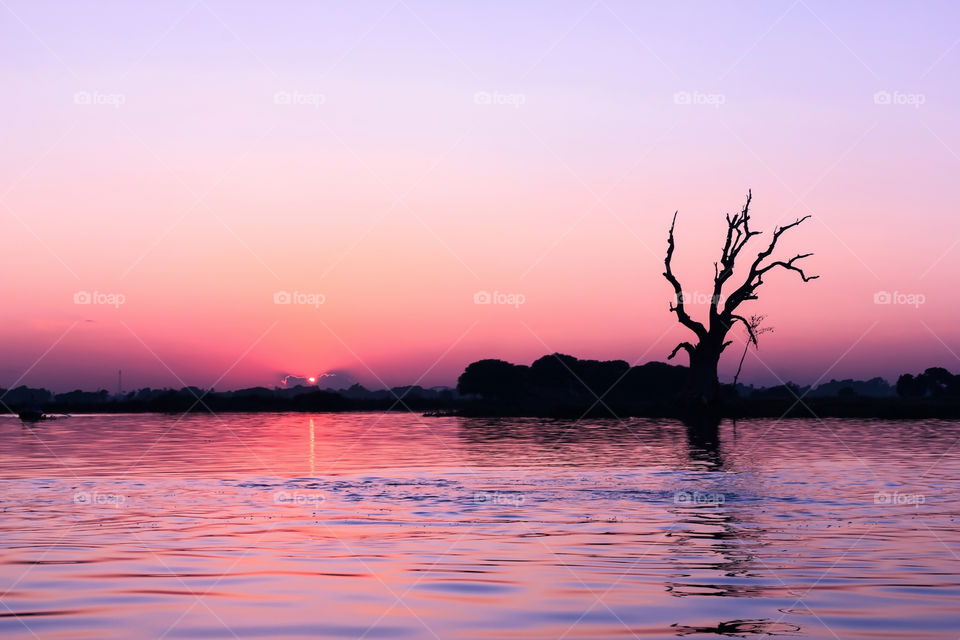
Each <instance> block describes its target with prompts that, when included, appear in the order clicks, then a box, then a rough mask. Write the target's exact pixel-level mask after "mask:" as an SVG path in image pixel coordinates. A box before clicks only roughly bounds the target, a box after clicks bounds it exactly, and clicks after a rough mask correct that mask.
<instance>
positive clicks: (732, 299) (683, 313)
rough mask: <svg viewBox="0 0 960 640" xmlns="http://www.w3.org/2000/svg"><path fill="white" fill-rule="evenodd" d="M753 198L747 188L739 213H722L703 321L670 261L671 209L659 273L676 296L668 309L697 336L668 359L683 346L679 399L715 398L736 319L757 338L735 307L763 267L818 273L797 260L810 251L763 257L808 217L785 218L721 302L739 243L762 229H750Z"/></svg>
mask: <svg viewBox="0 0 960 640" xmlns="http://www.w3.org/2000/svg"><path fill="white" fill-rule="evenodd" d="M752 199H753V193H752V192H751V191H748V192H747V202H746V204H744V205H743V209H742V210H741V211H740V213H739V214H734V215H731V214H729V213H728V214H727V234H726V240H725V242H724V244H723V251H722V252H721V254H720V260H719V262H714V263H713V295H712V296H711V298H710V314H709V318H708V320H707V324H706V325H704V324H703V323H701V322H698V321H697V320H694V319H693V318H692V317H690V314H689V313H688V312H687V309H686V306H685V305H684V298H683V287H682V286H681V285H680V281H679V280H677V277H676V276H675V275H674V273H673V269H672V268H671V265H670V263H671V261H672V260H673V252H674V249H675V248H676V244H675V242H674V235H673V232H674V229H675V227H676V225H677V212H674V214H673V222H672V223H671V224H670V234H669V236H668V237H667V256H666V258H665V259H664V266H665V267H666V270H665V271H664V272H663V277H665V278H666V279H667V281H668V282H669V283H670V284H671V285H672V286H673V291H674V294H675V296H676V302H675V303H673V302H672V303H670V311H671V312H673V313H676V314H677V320H678V321H679V322H680V324H682V325H683V326H685V327H686V328H688V329H690V331H692V332H693V334H694V335H695V336H696V343H695V344H694V343H691V342H681V343H680V344H678V345H677V346H676V347H675V348H674V349H673V352H672V353H671V354H670V356H669V358H668V359H671V360H672V359H673V358H674V357H675V356H676V355H677V353H678V352H679V351H680V350H681V349H683V350H685V351H686V352H687V354H688V355H689V356H690V374H689V378H688V383H687V388H686V389H685V390H684V399H685V401H686V402H687V403H688V404H701V405H712V404H715V403H716V401H717V399H718V395H719V388H720V383H719V378H718V376H717V366H718V365H719V363H720V355H721V354H722V353H723V351H724V349H726V348H727V347H728V346H729V345H730V344H732V340H727V339H726V337H727V333H729V331H730V329H731V328H733V325H734V324H735V323H737V322H740V323H742V324H743V325H744V326H745V327H746V328H747V333H748V335H749V336H750V340H751V341H755V340H756V334H755V333H754V330H753V327H751V326H750V322H749V321H748V320H747V319H746V318H744V317H743V316H741V315H739V314H737V309H738V307H739V306H740V305H741V304H743V303H744V302H747V301H748V300H756V299H757V289H759V288H760V286H761V285H762V284H763V282H764V277H765V276H766V275H767V274H768V273H770V272H771V271H773V270H774V269H776V268H778V267H779V268H781V269H784V270H787V271H796V272H797V273H799V274H800V277H801V278H802V279H803V281H804V282H809V281H810V280H813V279H815V278H817V277H819V276H808V275H807V274H806V273H805V272H804V271H803V269H802V268H801V267H799V266H797V264H796V263H797V262H798V261H799V260H803V259H804V258H808V257H810V256H812V255H813V254H812V253H801V254H797V255H795V256H794V257H792V258H790V259H789V260H774V261H772V262H768V261H767V259H768V258H770V256H771V255H772V254H773V251H774V249H775V248H776V246H777V242H778V241H779V240H780V237H781V236H782V235H783V234H784V233H785V232H786V231H787V230H789V229H792V228H794V227H796V226H797V225H799V224H800V223H802V222H803V221H804V220H806V219H807V218H809V217H810V216H804V217H802V218H798V219H797V220H795V221H793V222H791V223H790V224H787V225H784V226H782V227H777V228H776V229H774V231H773V237H772V238H771V239H770V244H769V245H768V246H767V248H766V249H764V250H763V251H761V252H759V253H758V254H757V256H756V257H755V258H754V259H753V262H751V263H750V265H749V271H748V273H747V277H746V278H745V279H744V280H743V282H742V284H740V285H739V286H738V287H737V288H736V289H734V290H733V291H732V292H731V293H730V295H729V296H727V297H726V299H725V300H724V301H723V304H722V305H721V304H720V302H721V298H722V297H723V288H724V285H725V284H726V283H727V281H728V280H730V278H731V277H733V272H734V265H735V263H736V261H737V259H738V258H739V257H740V253H741V252H742V251H743V248H744V246H746V244H747V242H749V241H750V238H752V237H753V236H756V235H760V233H761V232H760V231H754V230H752V229H750V202H751V200H752Z"/></svg>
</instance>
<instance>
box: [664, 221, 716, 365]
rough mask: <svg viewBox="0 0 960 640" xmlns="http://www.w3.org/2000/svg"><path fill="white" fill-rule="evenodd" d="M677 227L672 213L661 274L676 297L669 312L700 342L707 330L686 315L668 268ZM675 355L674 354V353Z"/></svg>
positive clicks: (681, 296)
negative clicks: (674, 314)
mask: <svg viewBox="0 0 960 640" xmlns="http://www.w3.org/2000/svg"><path fill="white" fill-rule="evenodd" d="M676 225H677V212H676V211H675V212H674V213H673V222H671V223H670V234H669V235H668V236H667V256H666V258H664V261H663V264H664V267H665V268H666V270H665V271H664V272H663V277H664V278H666V279H667V281H668V282H669V283H670V284H671V285H673V292H674V294H675V295H676V299H677V302H676V304H673V303H671V304H670V311H672V312H674V313H676V314H677V319H678V320H679V321H680V324H682V325H683V326H685V327H687V328H688V329H690V330H691V331H693V332H694V333H695V334H696V335H697V338H700V339H701V340H702V339H704V338H705V337H706V336H707V329H706V327H704V326H703V325H702V324H700V323H699V322H697V321H696V320H694V319H693V318H691V317H690V314H688V313H687V310H686V308H685V307H684V305H683V287H682V286H680V281H679V280H677V277H676V276H675V275H674V274H673V269H672V268H671V266H670V262H671V261H672V260H673V250H674V249H675V248H676V243H675V242H674V239H673V230H674V228H675V227H676ZM674 355H676V352H674Z"/></svg>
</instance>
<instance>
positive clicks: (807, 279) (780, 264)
mask: <svg viewBox="0 0 960 640" xmlns="http://www.w3.org/2000/svg"><path fill="white" fill-rule="evenodd" d="M812 255H813V254H812V253H801V254H798V255H795V256H793V257H792V258H790V259H789V260H787V261H786V262H784V261H782V260H777V261H776V262H771V263H770V264H768V265H767V266H765V267H764V268H763V269H760V271H758V272H757V273H758V275H763V274H765V273H766V272H767V271H770V270H771V269H773V268H774V267H783V268H784V269H789V270H790V271H796V272H797V273H799V274H800V277H801V278H803V281H804V282H810V281H811V280H816V279H817V278H819V277H820V276H808V275H807V274H806V273H804V272H803V269H801V268H800V267H796V266H794V265H793V263H794V262H796V261H797V260H803V259H804V258H809V257H810V256H812Z"/></svg>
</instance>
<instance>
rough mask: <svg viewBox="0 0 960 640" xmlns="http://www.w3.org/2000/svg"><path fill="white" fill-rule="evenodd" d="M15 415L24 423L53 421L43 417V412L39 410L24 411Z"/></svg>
mask: <svg viewBox="0 0 960 640" xmlns="http://www.w3.org/2000/svg"><path fill="white" fill-rule="evenodd" d="M17 415H19V416H20V419H21V420H23V421H24V422H40V421H41V420H53V419H54V418H52V417H50V416H48V415H45V414H44V413H43V411H40V410H39V409H24V410H23V411H21V412H20V413H18V414H17Z"/></svg>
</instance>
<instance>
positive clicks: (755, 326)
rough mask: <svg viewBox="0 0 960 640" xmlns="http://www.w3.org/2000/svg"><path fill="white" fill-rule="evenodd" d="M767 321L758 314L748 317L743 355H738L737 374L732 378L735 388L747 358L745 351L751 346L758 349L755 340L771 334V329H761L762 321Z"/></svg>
mask: <svg viewBox="0 0 960 640" xmlns="http://www.w3.org/2000/svg"><path fill="white" fill-rule="evenodd" d="M766 319H767V316H765V315H763V314H760V315H754V316H750V319H749V320H748V321H747V340H746V342H744V343H743V353H741V354H740V364H739V365H737V373H736V375H734V376H733V386H734V387H736V386H737V380H739V379H740V372H741V371H743V361H744V359H745V358H746V357H747V349H749V348H750V345H751V344H752V345H753V346H754V347H755V348H757V349H759V348H760V343H759V342H757V338H758V337H759V336H761V335H763V334H764V333H772V332H773V327H761V326H760V325H761V324H763V321H764V320H766Z"/></svg>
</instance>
